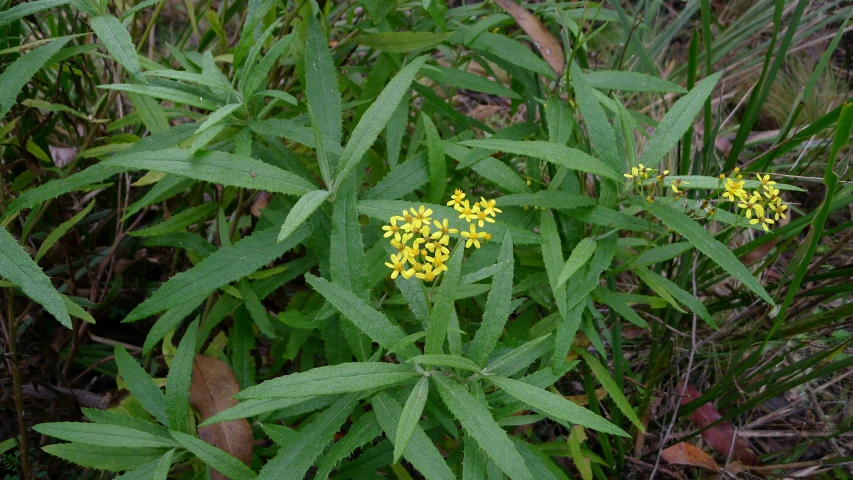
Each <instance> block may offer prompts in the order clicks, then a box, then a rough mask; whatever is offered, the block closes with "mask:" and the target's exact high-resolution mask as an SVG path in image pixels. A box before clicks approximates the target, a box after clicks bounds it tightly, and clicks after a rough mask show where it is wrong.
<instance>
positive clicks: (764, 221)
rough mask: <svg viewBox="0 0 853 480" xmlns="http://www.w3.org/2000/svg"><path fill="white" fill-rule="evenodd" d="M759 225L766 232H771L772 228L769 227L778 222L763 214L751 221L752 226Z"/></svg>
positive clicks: (757, 215)
mask: <svg viewBox="0 0 853 480" xmlns="http://www.w3.org/2000/svg"><path fill="white" fill-rule="evenodd" d="M759 223H760V224H761V228H763V229H764V231H765V232H769V231H770V227H768V225H772V224H774V223H776V222H774V221H773V220H771V219H769V218H767V217H765V216H764V214H763V213H761V214H756V217H755V218H753V219H752V220H750V221H749V224H750V225H757V224H759Z"/></svg>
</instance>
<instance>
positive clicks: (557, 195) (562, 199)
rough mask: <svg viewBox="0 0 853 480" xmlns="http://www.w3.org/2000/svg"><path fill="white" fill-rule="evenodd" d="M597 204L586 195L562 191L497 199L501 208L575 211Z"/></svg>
mask: <svg viewBox="0 0 853 480" xmlns="http://www.w3.org/2000/svg"><path fill="white" fill-rule="evenodd" d="M595 204H596V201H595V199H593V198H590V197H587V196H586V195H581V194H579V193H570V192H564V191H562V190H539V191H538V192H536V193H519V194H513V195H504V196H502V197H498V198H497V205H498V206H499V207H504V206H508V207H509V206H531V207H532V206H536V207H539V208H551V209H554V210H573V209H575V208H580V207H588V206H592V205H595Z"/></svg>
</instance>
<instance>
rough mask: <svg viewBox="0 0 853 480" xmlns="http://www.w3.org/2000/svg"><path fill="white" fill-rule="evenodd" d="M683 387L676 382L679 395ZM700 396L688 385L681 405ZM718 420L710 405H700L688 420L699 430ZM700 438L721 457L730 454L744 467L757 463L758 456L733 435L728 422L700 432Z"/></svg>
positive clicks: (743, 441) (718, 416) (716, 413)
mask: <svg viewBox="0 0 853 480" xmlns="http://www.w3.org/2000/svg"><path fill="white" fill-rule="evenodd" d="M683 387H684V384H682V383H681V382H678V386H677V387H676V388H677V389H678V392H679V393H680V392H681V391H682V388H683ZM701 396H702V393H701V392H699V390H696V389H695V388H693V387H691V386H690V385H688V386H687V389H686V390H685V391H684V397H682V398H681V404H682V405H686V404H687V403H690V402H691V401H693V400H696V399H697V398H699V397H701ZM720 418H722V417H721V416H720V412H718V411H717V409H715V408H714V406H713V405H711V404H710V403H706V404H705V405H702V406H701V407H699V408H697V409H696V410H694V411H693V413H692V414H690V420H692V421H693V423H695V424H696V426H697V427H700V428H704V427H707V426H708V425H710V424H712V423H714V422H716V421H717V420H719V419H720ZM702 438H704V439H705V441H706V442H708V445H710V446H711V448H713V449H714V450H716V451H718V452H720V454H722V455H725V456H728V455H729V452H731V453H732V456H731V458H732V460H737V461H739V462H741V463H743V464H744V465H758V463H759V462H758V456H757V455H756V454H755V452H753V451H752V449H750V448H749V444H747V443H746V441H745V440H743V439H742V438H739V437H737V436H736V435H735V429H734V427H732V424H731V423H729V422H720V423H718V424H716V425H714V426H713V427H711V428H708V429H707V430H704V431H703V432H702Z"/></svg>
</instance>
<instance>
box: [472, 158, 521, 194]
mask: <svg viewBox="0 0 853 480" xmlns="http://www.w3.org/2000/svg"><path fill="white" fill-rule="evenodd" d="M471 170H474V171H475V172H477V174H478V175H480V176H481V177H483V178H485V179H487V180H489V181H491V182H493V183H494V184H496V185H497V186H499V187H501V188H503V189H504V190H506V191H508V192H512V193H522V194H523V193H527V192H529V191H530V188H529V187H528V186H527V183H526V182H525V181H524V179H522V178H521V175H519V174H518V172H517V171H516V170H515V169H514V168H512V167H510V166H509V165H507V164H506V163H504V162H502V161H500V160H498V159H497V158H492V157H490V156H487V157H486V158H483V159H482V160H480V161H479V162H477V163H475V164H473V165H471Z"/></svg>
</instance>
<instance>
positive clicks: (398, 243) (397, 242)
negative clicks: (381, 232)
mask: <svg viewBox="0 0 853 480" xmlns="http://www.w3.org/2000/svg"><path fill="white" fill-rule="evenodd" d="M411 238H412V234H411V233H404V234H403V235H402V236H401V235H400V232H397V233H395V234H394V239H393V240H391V246H392V247H394V248H396V249H397V252H399V253H403V251H405V250H406V244H407V243H409V240H410V239H411Z"/></svg>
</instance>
